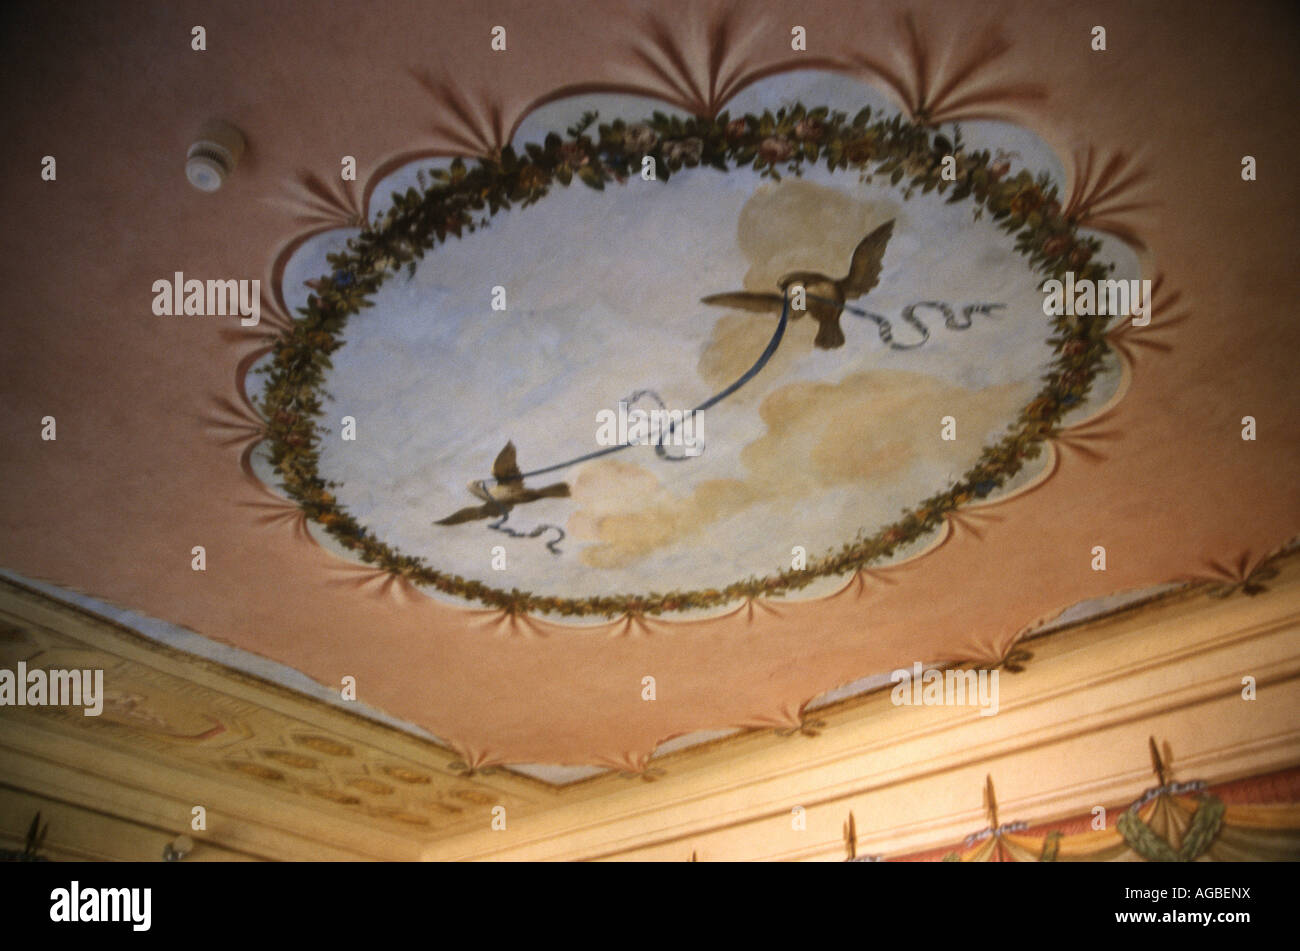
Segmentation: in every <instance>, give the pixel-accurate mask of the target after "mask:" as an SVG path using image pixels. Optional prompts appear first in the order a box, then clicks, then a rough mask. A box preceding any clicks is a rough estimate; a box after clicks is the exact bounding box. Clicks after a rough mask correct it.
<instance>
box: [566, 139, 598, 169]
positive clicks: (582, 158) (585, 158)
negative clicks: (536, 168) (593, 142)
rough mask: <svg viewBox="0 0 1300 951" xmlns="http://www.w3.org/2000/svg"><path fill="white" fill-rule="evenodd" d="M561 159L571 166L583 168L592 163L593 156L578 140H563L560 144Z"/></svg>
mask: <svg viewBox="0 0 1300 951" xmlns="http://www.w3.org/2000/svg"><path fill="white" fill-rule="evenodd" d="M560 161H561V162H563V163H564V164H565V165H567V166H568V167H569V168H582V167H583V166H584V165H590V164H591V156H590V155H588V154H587V150H586V149H584V148H583V147H582V146H581V145H579V144H578V143H577V142H563V143H561V144H560Z"/></svg>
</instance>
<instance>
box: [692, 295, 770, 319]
mask: <svg viewBox="0 0 1300 951" xmlns="http://www.w3.org/2000/svg"><path fill="white" fill-rule="evenodd" d="M700 300H701V301H703V302H704V303H706V304H713V305H714V306H715V307H738V308H740V309H741V310H754V311H758V312H759V313H763V314H767V313H777V314H779V313H780V312H781V307H782V305H783V304H784V298H783V297H781V295H780V294H750V293H747V292H745V291H735V292H734V293H731V294H710V295H709V296H708V297H701V298H700Z"/></svg>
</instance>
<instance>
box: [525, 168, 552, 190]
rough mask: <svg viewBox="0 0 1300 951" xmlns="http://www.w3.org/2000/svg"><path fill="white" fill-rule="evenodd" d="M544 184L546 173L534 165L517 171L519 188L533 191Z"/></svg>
mask: <svg viewBox="0 0 1300 951" xmlns="http://www.w3.org/2000/svg"><path fill="white" fill-rule="evenodd" d="M545 184H546V173H545V172H544V171H542V170H541V169H540V168H538V167H537V166H536V165H525V166H524V167H523V168H521V169H520V170H519V187H520V188H522V189H523V190H524V191H533V190H535V189H537V188H540V187H541V186H543V185H545Z"/></svg>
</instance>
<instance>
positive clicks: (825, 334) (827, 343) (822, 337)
mask: <svg viewBox="0 0 1300 951" xmlns="http://www.w3.org/2000/svg"><path fill="white" fill-rule="evenodd" d="M813 343H815V344H816V345H817V346H819V347H821V348H822V349H823V350H834V349H835V348H836V347H842V346H844V331H843V330H841V329H840V322H839V321H838V320H823V321H821V322H820V323H819V324H818V325H817V339H816V340H814V341H813Z"/></svg>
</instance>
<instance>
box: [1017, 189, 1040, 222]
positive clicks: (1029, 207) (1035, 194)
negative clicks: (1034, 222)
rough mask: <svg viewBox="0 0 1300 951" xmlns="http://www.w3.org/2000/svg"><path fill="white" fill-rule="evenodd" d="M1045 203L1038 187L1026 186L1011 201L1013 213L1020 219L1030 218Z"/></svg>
mask: <svg viewBox="0 0 1300 951" xmlns="http://www.w3.org/2000/svg"><path fill="white" fill-rule="evenodd" d="M1042 203H1043V193H1042V192H1040V191H1039V190H1038V186H1037V185H1026V186H1025V187H1024V188H1022V189H1020V191H1018V192H1017V193H1016V196H1015V197H1014V198H1012V199H1011V212H1012V214H1014V215H1016V216H1017V217H1020V218H1025V217H1028V216H1029V214H1030V212H1033V211H1034V210H1036V209H1037V208H1038V206H1039V205H1041V204H1042Z"/></svg>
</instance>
